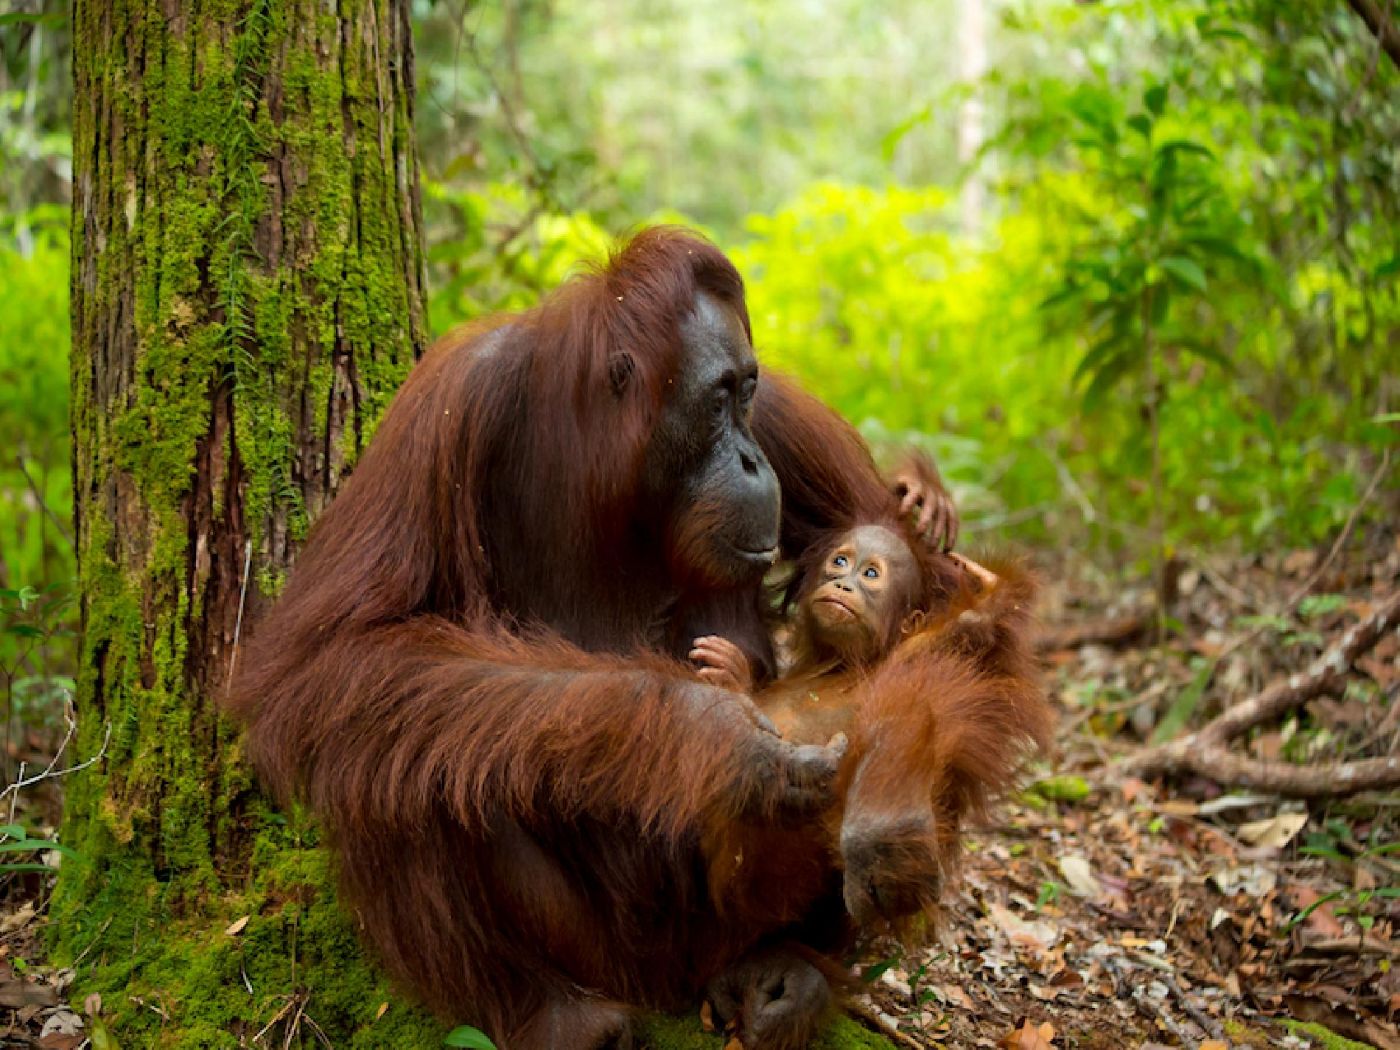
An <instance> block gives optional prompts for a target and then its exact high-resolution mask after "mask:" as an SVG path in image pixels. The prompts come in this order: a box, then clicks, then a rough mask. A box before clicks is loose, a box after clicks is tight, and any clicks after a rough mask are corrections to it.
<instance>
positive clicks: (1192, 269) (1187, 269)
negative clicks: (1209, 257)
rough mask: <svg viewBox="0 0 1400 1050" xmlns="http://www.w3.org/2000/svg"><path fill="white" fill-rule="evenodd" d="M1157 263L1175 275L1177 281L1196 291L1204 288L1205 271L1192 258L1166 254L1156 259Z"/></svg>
mask: <svg viewBox="0 0 1400 1050" xmlns="http://www.w3.org/2000/svg"><path fill="white" fill-rule="evenodd" d="M1157 265H1158V266H1160V267H1161V268H1162V269H1163V270H1164V271H1165V272H1166V273H1168V274H1170V275H1171V276H1172V277H1175V278H1176V279H1177V281H1178V283H1180V284H1183V285H1185V286H1186V287H1188V288H1193V289H1195V290H1196V291H1198V292H1204V291H1205V290H1206V272H1205V270H1203V269H1201V264H1200V263H1198V262H1196V261H1195V260H1194V259H1187V258H1185V257H1183V256H1180V255H1168V256H1167V257H1166V258H1165V259H1160V260H1158V263H1157Z"/></svg>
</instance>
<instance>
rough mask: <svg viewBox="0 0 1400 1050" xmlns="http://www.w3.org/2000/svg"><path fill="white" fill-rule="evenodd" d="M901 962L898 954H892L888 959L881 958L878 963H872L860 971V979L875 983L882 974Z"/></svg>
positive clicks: (867, 982)
mask: <svg viewBox="0 0 1400 1050" xmlns="http://www.w3.org/2000/svg"><path fill="white" fill-rule="evenodd" d="M897 962H899V956H898V955H891V956H890V957H889V958H887V959H881V960H880V961H879V962H877V963H871V964H870V965H869V966H867V967H865V968H864V969H862V970H861V971H860V979H861V980H862V981H864V982H865V983H866V984H874V983H875V982H876V981H878V980H879V979H880V975H881V974H883V973H884V972H885V971H886V970H888V969H889V968H890V967H892V966H893V965H894V964H895V963H897Z"/></svg>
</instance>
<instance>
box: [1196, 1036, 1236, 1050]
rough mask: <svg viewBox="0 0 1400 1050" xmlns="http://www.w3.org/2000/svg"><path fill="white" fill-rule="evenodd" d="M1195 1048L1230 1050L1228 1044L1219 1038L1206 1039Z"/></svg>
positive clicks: (1199, 1049)
mask: <svg viewBox="0 0 1400 1050" xmlns="http://www.w3.org/2000/svg"><path fill="white" fill-rule="evenodd" d="M1196 1050H1230V1044H1229V1043H1224V1042H1221V1041H1220V1040H1219V1039H1207V1040H1206V1041H1205V1042H1204V1043H1202V1044H1201V1045H1200V1046H1199V1047H1197V1048H1196Z"/></svg>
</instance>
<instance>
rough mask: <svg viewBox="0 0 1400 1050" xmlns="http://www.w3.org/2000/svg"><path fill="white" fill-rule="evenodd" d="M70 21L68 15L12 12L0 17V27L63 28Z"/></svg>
mask: <svg viewBox="0 0 1400 1050" xmlns="http://www.w3.org/2000/svg"><path fill="white" fill-rule="evenodd" d="M67 21H68V16H67V15H62V14H57V13H54V14H39V13H38V12H34V13H32V14H31V13H30V12H27V11H11V12H9V13H7V14H3V15H0V26H9V25H26V24H28V25H36V26H61V25H63V24H64V23H65V22H67Z"/></svg>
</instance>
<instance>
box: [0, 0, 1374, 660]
mask: <svg viewBox="0 0 1400 1050" xmlns="http://www.w3.org/2000/svg"><path fill="white" fill-rule="evenodd" d="M982 6H983V7H984V8H985V10H986V14H987V26H986V44H987V47H988V50H989V55H990V69H991V72H990V73H988V74H987V75H986V76H985V77H983V78H980V79H979V80H977V81H976V82H965V81H962V80H960V79H959V74H958V72H957V61H958V55H959V47H958V40H957V33H956V32H955V29H956V26H955V23H956V21H957V19H958V18H959V17H965V14H966V9H965V5H961V4H957V3H954V2H953V0H938V2H935V3H926V2H921V0H894V2H892V3H888V4H882V5H879V7H878V10H875V9H872V8H871V7H870V5H868V4H861V3H857V2H856V0H821V2H818V0H763V2H761V3H754V4H742V5H740V4H735V5H732V7H730V8H717V7H716V6H715V5H695V4H685V3H681V2H680V0H600V2H596V3H593V2H590V3H587V4H585V3H580V2H572V0H570V2H563V0H558V2H550V3H545V2H542V0H502V2H495V3H479V4H465V5H464V4H461V3H446V2H442V3H428V2H424V3H422V4H421V5H420V8H419V11H418V24H417V26H416V29H417V35H418V42H419V43H418V47H419V89H420V98H419V105H418V119H419V123H420V130H421V144H422V150H423V158H422V160H423V166H424V173H425V176H426V183H427V201H426V210H427V220H428V225H429V230H430V240H431V243H430V251H431V266H432V273H431V277H432V281H431V285H432V288H433V293H434V294H433V300H432V303H431V316H432V323H433V325H434V328H435V330H437V331H442V330H444V329H446V328H447V327H449V326H450V325H452V324H454V323H457V322H459V321H462V320H465V319H468V318H471V317H473V316H476V315H479V314H481V313H483V312H485V311H489V310H494V309H499V308H512V307H517V306H522V305H526V304H528V303H530V302H532V301H533V300H534V299H535V298H536V297H537V296H538V295H539V293H540V292H541V291H542V290H544V289H547V288H548V287H550V286H552V285H554V284H555V283H557V282H558V281H559V280H560V279H562V278H563V277H564V276H566V275H567V274H568V273H569V272H570V270H571V268H572V267H574V266H575V265H576V264H577V262H578V260H579V259H581V258H588V257H596V256H597V255H598V254H599V253H600V252H603V251H605V250H606V247H607V245H608V244H609V243H610V241H611V240H612V238H613V237H614V236H615V235H616V234H619V233H622V232H624V231H625V230H626V229H628V228H630V227H633V226H635V225H637V224H639V223H640V222H643V221H651V220H658V219H659V220H666V221H682V222H688V223H691V224H695V225H699V226H701V227H702V228H704V229H706V230H708V231H709V232H710V234H711V235H712V236H714V237H715V238H716V239H717V240H718V241H719V243H720V244H721V245H722V246H723V247H725V248H726V249H727V250H729V251H730V252H732V254H733V255H734V257H735V258H736V260H737V261H738V262H739V263H740V265H741V266H742V268H743V269H744V272H745V274H746V275H747V277H748V279H749V282H750V289H751V308H752V312H753V317H754V323H755V338H756V341H757V342H758V344H759V348H760V352H761V354H762V355H763V357H764V359H765V360H766V361H767V362H768V364H769V365H770V366H771V367H776V368H781V369H784V370H787V371H790V372H793V373H796V374H797V375H799V376H800V377H801V378H802V379H803V381H804V382H805V383H807V384H808V385H809V386H810V387H811V388H812V389H814V390H815V391H817V392H818V393H820V394H821V395H822V396H824V397H826V398H827V399H829V400H830V401H831V402H832V403H833V404H835V405H836V406H837V407H838V408H840V409H841V410H842V411H843V412H845V413H846V414H847V415H848V416H849V417H850V418H851V419H853V420H854V421H856V422H857V423H858V425H860V426H861V427H862V428H864V430H865V431H866V433H867V434H868V435H869V436H870V437H871V438H872V440H873V441H875V443H876V444H877V445H886V444H895V443H906V442H913V443H918V444H923V445H925V446H927V447H929V448H930V449H932V450H933V451H934V452H935V453H936V454H937V455H938V457H939V458H940V461H941V462H942V464H943V466H944V468H945V471H946V473H947V474H948V475H949V477H950V478H951V480H952V481H953V482H954V484H955V486H956V487H957V488H958V489H959V490H960V493H961V495H962V496H963V497H964V505H965V507H966V510H967V513H968V516H969V519H970V523H969V528H970V531H971V532H973V533H974V534H980V535H984V536H987V537H990V538H995V539H998V540H1000V539H1004V538H1012V539H1016V540H1021V541H1026V542H1030V543H1033V544H1035V545H1036V546H1037V547H1038V548H1039V549H1041V550H1042V551H1045V552H1046V553H1047V554H1053V553H1055V552H1057V551H1066V550H1073V551H1076V552H1080V553H1084V554H1086V555H1088V556H1090V557H1092V558H1094V559H1096V560H1097V561H1098V562H1099V563H1100V564H1101V565H1102V566H1103V567H1105V568H1113V567H1115V566H1127V567H1129V568H1130V569H1131V568H1135V567H1136V568H1140V567H1141V566H1143V565H1145V564H1147V563H1148V561H1150V560H1151V558H1152V555H1153V552H1154V550H1155V549H1156V548H1157V547H1159V546H1160V547H1161V548H1163V549H1164V550H1180V549H1183V548H1191V547H1193V546H1197V545H1207V544H1209V545H1219V544H1222V543H1226V544H1230V545H1233V546H1236V547H1243V548H1245V549H1262V548H1265V547H1269V546H1273V545H1278V544H1285V543H1286V544H1310V543H1316V542H1319V541H1321V540H1322V539H1323V538H1324V537H1327V536H1329V535H1330V534H1332V533H1334V532H1335V530H1336V529H1337V528H1338V526H1339V525H1340V523H1341V522H1342V521H1343V520H1344V519H1345V517H1346V515H1347V514H1348V513H1349V511H1350V510H1351V508H1352V507H1353V506H1354V505H1355V504H1356V501H1357V499H1358V496H1359V493H1360V491H1361V489H1362V488H1363V487H1364V486H1365V485H1366V483H1367V481H1368V479H1369V478H1370V476H1371V474H1372V472H1373V471H1374V470H1375V469H1376V465H1377V463H1378V461H1379V457H1380V455H1381V453H1382V452H1383V451H1384V450H1385V449H1386V448H1388V447H1390V446H1392V445H1393V444H1394V443H1395V441H1396V435H1397V422H1396V412H1397V408H1400V406H1398V405H1397V397H1400V216H1398V215H1397V210H1400V155H1398V154H1400V90H1397V89H1398V88H1400V76H1397V71H1396V69H1395V67H1394V65H1393V63H1392V62H1391V61H1390V60H1389V59H1388V57H1387V56H1386V55H1385V54H1384V53H1383V52H1381V50H1380V48H1379V47H1378V45H1377V43H1376V40H1375V39H1374V38H1373V37H1372V36H1371V35H1370V34H1369V32H1368V31H1367V30H1366V28H1365V26H1364V25H1363V24H1362V23H1361V22H1360V21H1359V20H1358V19H1357V18H1356V17H1355V15H1354V14H1353V13H1352V12H1351V10H1350V9H1349V8H1348V7H1347V6H1346V5H1345V4H1341V3H1323V2H1321V0H1297V2H1290V3H1282V2H1267V0H1217V2H1208V0H1161V2H1153V3H1148V2H1145V0H1118V2H1099V3H1075V2H1071V0H1046V2H1036V3H1031V2H1011V3H1002V2H995V0H986V3H984V4H983V5H982ZM0 18H3V19H4V22H5V24H4V26H3V30H4V31H3V33H0V57H3V68H0V114H2V116H3V119H0V285H3V294H0V588H3V589H6V590H8V591H9V592H12V593H14V594H18V593H19V589H20V588H22V587H25V586H33V587H36V588H44V587H52V586H55V585H57V586H59V587H62V586H63V585H64V584H65V583H66V581H68V580H69V579H70V578H71V575H72V554H71V547H70V545H69V540H68V529H69V526H68V524H67V522H68V514H69V504H70V493H69V478H68V471H69V467H68V445H67V440H68V439H67V434H66V430H67V418H66V416H67V410H66V396H67V383H68V380H67V363H66V357H67V342H68V328H67V282H68V277H67V272H68V258H67V251H68V248H67V236H66V229H65V226H66V203H67V197H68V193H69V187H68V181H67V176H68V159H67V148H68V147H67V121H68V91H69V84H68V80H67V75H66V63H67V49H68V46H69V44H68V24H67V20H66V15H65V8H64V7H63V5H61V4H59V3H56V2H46V3H45V4H43V5H39V9H38V12H37V13H25V14H15V15H4V16H0ZM972 99H975V100H977V101H978V103H979V105H980V113H981V114H982V116H981V120H980V124H981V128H982V131H983V137H984V142H983V145H982V147H981V149H980V151H979V152H978V153H977V155H976V156H975V157H972V158H969V163H962V162H960V161H958V159H957V156H958V151H957V141H958V122H959V120H960V119H965V118H966V116H967V113H968V111H967V110H966V109H965V108H964V106H965V104H966V103H967V102H968V101H969V100H972ZM969 185H976V186H978V187H980V188H981V195H980V200H981V201H982V202H983V203H982V205H981V206H980V207H969V206H968V200H969V198H968V197H967V196H966V194H967V193H968V192H969V190H968V187H969ZM974 199H975V198H974ZM1383 480H1386V481H1388V482H1392V483H1393V480H1394V478H1393V476H1392V477H1391V478H1388V479H1383ZM16 622H18V621H16ZM45 629H46V630H47V629H48V627H47V626H46V628H45ZM55 637H57V638H59V639H61V637H62V635H61V633H60V634H58V635H56V636H55ZM31 640H32V635H31V634H27V633H26V632H23V631H20V632H18V633H16V632H15V631H13V630H7V633H6V634H5V635H4V637H3V638H0V664H6V665H7V666H8V665H10V664H13V665H14V666H16V667H18V668H20V670H19V671H18V672H17V673H19V674H32V673H33V672H35V671H36V670H38V668H36V667H35V665H34V664H33V659H32V658H31V657H26V658H25V659H26V660H28V661H29V663H28V665H27V669H26V668H25V667H22V666H21V662H16V661H19V659H20V656H19V654H20V646H21V643H24V644H28V641H31ZM55 644H56V645H58V648H57V649H56V650H54V651H55V652H57V653H58V654H59V655H58V656H55V657H54V658H53V659H52V660H51V661H50V663H51V664H53V665H54V666H55V667H56V673H62V672H63V671H64V670H65V668H63V666H62V664H63V658H62V655H61V654H62V652H63V649H62V644H61V641H60V642H56V643H55ZM46 651H47V650H46Z"/></svg>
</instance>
